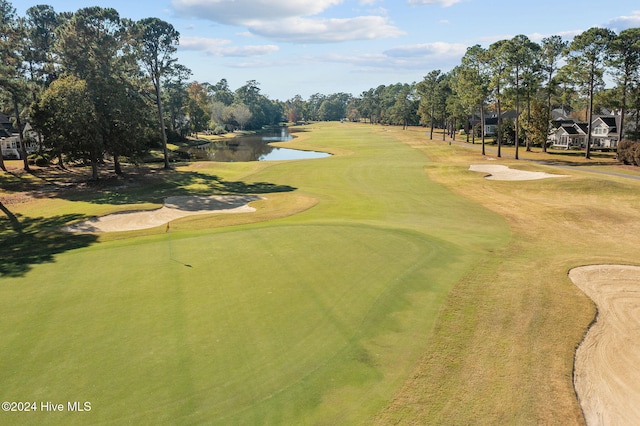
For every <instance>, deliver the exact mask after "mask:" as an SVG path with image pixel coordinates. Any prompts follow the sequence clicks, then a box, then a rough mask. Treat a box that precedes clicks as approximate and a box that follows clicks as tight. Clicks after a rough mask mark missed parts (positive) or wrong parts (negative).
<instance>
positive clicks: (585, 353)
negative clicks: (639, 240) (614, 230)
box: [569, 265, 640, 425]
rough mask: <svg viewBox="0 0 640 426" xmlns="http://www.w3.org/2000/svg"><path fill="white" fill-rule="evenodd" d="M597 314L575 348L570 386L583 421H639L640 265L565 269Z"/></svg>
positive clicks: (596, 422) (628, 422)
mask: <svg viewBox="0 0 640 426" xmlns="http://www.w3.org/2000/svg"><path fill="white" fill-rule="evenodd" d="M569 277H570V278H571V280H572V281H573V283H574V284H575V285H576V286H577V287H578V288H580V289H581V290H582V291H584V293H585V294H586V295H587V296H588V297H589V298H591V299H592V300H593V301H594V303H595V304H596V306H597V309H598V313H597V316H596V319H595V321H594V322H593V323H592V325H591V327H590V328H589V330H588V332H587V333H586V334H585V337H584V340H583V341H582V343H580V345H579V346H578V348H577V349H576V355H575V365H574V387H575V390H576V394H577V395H578V400H579V401H580V405H581V407H582V411H583V413H584V417H585V421H586V423H587V425H613V424H620V425H622V424H629V425H631V424H640V369H638V367H637V366H638V365H640V267H638V266H625V265H591V266H583V267H579V268H574V269H572V270H571V271H569Z"/></svg>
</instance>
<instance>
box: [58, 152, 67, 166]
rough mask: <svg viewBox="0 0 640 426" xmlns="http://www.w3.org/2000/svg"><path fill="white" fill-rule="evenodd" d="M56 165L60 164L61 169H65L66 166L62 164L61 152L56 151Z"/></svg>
mask: <svg viewBox="0 0 640 426" xmlns="http://www.w3.org/2000/svg"><path fill="white" fill-rule="evenodd" d="M58 166H60V168H61V169H63V170H66V167H65V166H64V161H63V160H62V153H61V152H59V153H58Z"/></svg>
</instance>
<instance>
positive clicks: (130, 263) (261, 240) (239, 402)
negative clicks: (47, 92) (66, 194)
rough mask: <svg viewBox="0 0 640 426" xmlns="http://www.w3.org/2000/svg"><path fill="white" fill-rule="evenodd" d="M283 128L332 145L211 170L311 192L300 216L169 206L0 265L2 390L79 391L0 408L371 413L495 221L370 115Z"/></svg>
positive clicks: (158, 414) (295, 416) (139, 414)
mask: <svg viewBox="0 0 640 426" xmlns="http://www.w3.org/2000/svg"><path fill="white" fill-rule="evenodd" d="M299 139H300V140H298V141H296V142H295V143H297V144H299V145H305V146H312V147H314V148H315V149H325V150H327V151H330V152H333V153H334V154H336V155H334V156H333V157H332V158H326V159H320V160H307V161H295V162H274V163H272V164H269V165H267V166H266V167H265V165H260V166H259V167H258V166H256V168H255V169H251V170H250V173H249V174H247V173H246V171H245V169H246V167H245V166H243V165H238V168H236V169H234V165H225V166H224V167H222V166H221V167H220V168H224V170H223V173H228V174H229V175H232V174H233V175H234V177H237V175H238V173H245V175H246V177H245V178H244V179H243V180H245V181H246V182H248V183H251V182H269V183H272V184H276V185H290V186H292V187H295V188H297V189H296V191H294V193H292V194H291V195H284V197H285V200H286V199H287V198H286V197H291V200H295V197H300V196H301V195H304V197H307V198H312V199H314V200H315V202H314V205H313V207H311V208H307V209H306V210H305V211H303V212H300V213H298V214H293V215H292V214H291V213H288V214H285V216H287V217H284V218H281V219H277V218H276V219H271V220H269V221H267V222H257V223H253V224H247V225H241V226H232V227H219V226H216V225H215V223H216V222H215V219H216V217H215V216H212V217H211V218H209V217H204V218H203V217H197V218H187V219H181V220H179V221H176V222H175V223H174V224H173V225H172V231H171V233H164V232H162V230H159V231H157V232H155V233H151V234H148V235H146V236H139V237H134V236H132V237H129V238H127V237H126V235H125V237H122V236H121V237H120V238H119V239H117V240H115V241H103V242H99V243H95V244H93V245H91V246H89V247H86V248H82V249H78V250H72V251H67V252H64V253H61V254H59V255H57V256H56V257H55V259H54V261H53V262H51V263H46V264H41V265H33V268H32V269H31V270H30V271H29V272H27V273H25V274H24V275H23V276H18V277H13V278H8V277H5V278H3V279H1V280H0V310H1V311H2V312H3V316H2V320H1V322H0V335H1V336H2V340H3V345H2V347H1V348H0V363H1V368H0V382H1V383H3V386H2V390H1V391H0V393H1V396H2V399H3V400H19V401H31V400H33V401H50V402H52V403H59V402H61V403H64V404H66V403H67V401H81V402H84V401H88V402H90V403H91V411H90V412H84V413H77V412H69V411H68V410H65V411H64V412H56V413H50V412H43V411H42V410H39V412H37V413H2V414H1V415H2V416H3V421H4V420H5V419H7V420H9V419H10V420H9V421H10V422H12V423H15V424H19V423H31V422H33V421H37V422H38V423H45V424H46V423H52V424H73V423H76V424H86V423H87V422H91V423H122V422H130V423H134V424H136V423H137V424H140V423H171V422H180V423H213V424H255V423H269V424H315V423H360V422H368V421H371V420H372V419H373V417H374V416H375V415H376V413H378V412H379V411H380V410H381V409H382V408H384V407H385V406H386V405H387V404H388V403H389V401H390V399H391V397H392V395H393V393H394V392H395V391H396V389H397V388H398V387H399V386H400V385H401V384H402V383H403V382H404V380H405V379H406V378H407V375H408V374H409V373H410V372H411V370H412V369H413V368H414V366H415V363H416V362H417V360H418V359H419V357H420V354H421V353H423V351H424V350H425V348H427V347H428V345H429V342H430V338H431V337H430V336H431V331H432V329H433V327H434V324H435V321H436V319H437V317H438V312H439V311H440V309H441V306H442V303H443V302H444V300H445V298H446V296H447V293H448V291H449V290H450V289H451V288H452V286H453V285H455V283H456V282H457V281H459V280H460V279H461V278H462V277H464V276H465V274H467V273H469V271H470V270H471V269H472V268H473V267H474V266H475V265H476V264H477V263H478V262H479V261H481V260H482V259H483V258H484V257H486V256H487V253H488V250H491V249H494V248H496V247H499V246H500V245H501V244H504V243H505V242H506V241H507V238H508V235H509V233H508V229H507V228H506V226H505V223H504V221H503V220H502V219H501V218H500V217H499V216H497V215H495V214H492V213H490V212H489V211H488V210H486V209H484V208H482V207H480V206H478V205H477V204H474V203H471V202H468V201H465V200H464V199H462V198H461V197H459V196H456V195H454V194H452V193H450V192H449V191H447V190H445V189H444V188H443V187H441V186H440V185H438V184H434V183H433V182H431V181H429V179H427V177H426V174H425V173H424V167H425V165H426V164H427V163H428V160H427V158H426V157H425V156H424V155H423V154H421V153H420V152H417V151H416V150H414V149H412V148H411V147H408V146H406V145H404V144H402V143H399V142H398V141H397V140H396V139H395V138H391V137H389V136H388V135H385V134H384V133H382V132H380V131H379V129H375V131H372V128H371V127H368V126H349V127H346V126H345V127H339V126H336V125H319V126H317V127H314V128H313V129H312V131H311V132H309V133H308V134H305V135H303V137H301V138H299ZM209 169H210V170H211V171H212V172H214V173H220V172H221V170H220V169H218V170H216V169H217V166H216V164H215V163H209V164H207V165H206V169H205V170H204V171H200V173H207V172H208V171H207V170H209ZM178 173H180V172H178ZM262 195H263V196H266V198H267V199H269V197H270V195H269V194H266V195H265V194H262ZM272 197H273V196H272ZM273 198H277V197H273ZM83 203H84V202H83ZM79 205H80V204H79ZM81 205H84V204H81ZM266 206H267V207H265V208H268V206H269V204H268V201H267V202H266ZM24 208H25V211H28V210H26V206H24ZM67 208H69V207H67ZM119 210H122V206H120V207H119ZM78 213H82V211H79V212H78ZM132 235H133V234H132Z"/></svg>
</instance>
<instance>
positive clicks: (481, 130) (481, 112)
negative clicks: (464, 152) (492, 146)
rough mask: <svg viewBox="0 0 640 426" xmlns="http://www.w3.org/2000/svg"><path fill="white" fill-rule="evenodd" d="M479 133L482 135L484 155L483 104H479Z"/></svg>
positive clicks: (483, 153)
mask: <svg viewBox="0 0 640 426" xmlns="http://www.w3.org/2000/svg"><path fill="white" fill-rule="evenodd" d="M480 122H481V123H480V135H481V137H482V155H486V153H485V149H484V145H485V138H484V104H481V105H480Z"/></svg>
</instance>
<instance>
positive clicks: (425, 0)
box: [408, 0, 462, 7]
mask: <svg viewBox="0 0 640 426" xmlns="http://www.w3.org/2000/svg"><path fill="white" fill-rule="evenodd" d="M461 1H462V0H408V3H409V4H410V5H411V6H426V5H430V4H439V5H440V6H442V7H450V6H453V5H454V4H456V3H460V2H461Z"/></svg>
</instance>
